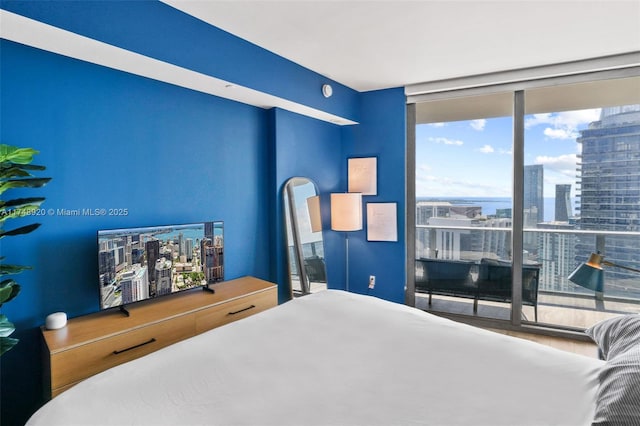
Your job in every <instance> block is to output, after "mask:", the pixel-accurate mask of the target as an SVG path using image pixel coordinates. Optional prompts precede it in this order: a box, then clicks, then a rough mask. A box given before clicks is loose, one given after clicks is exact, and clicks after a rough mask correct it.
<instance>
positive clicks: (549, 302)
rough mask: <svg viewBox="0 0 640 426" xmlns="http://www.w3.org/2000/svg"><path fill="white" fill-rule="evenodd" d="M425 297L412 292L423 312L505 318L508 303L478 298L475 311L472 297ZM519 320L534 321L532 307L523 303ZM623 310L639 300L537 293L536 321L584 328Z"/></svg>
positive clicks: (637, 307)
mask: <svg viewBox="0 0 640 426" xmlns="http://www.w3.org/2000/svg"><path fill="white" fill-rule="evenodd" d="M428 300H429V296H428V295H427V294H424V293H416V307H417V308H419V309H422V310H425V311H428V312H430V311H434V312H443V313H451V314H460V315H470V316H475V317H483V318H492V319H502V320H509V319H510V316H511V310H510V307H509V304H508V303H501V302H489V301H483V300H480V301H478V312H477V313H474V312H473V300H472V299H465V298H461V297H448V296H436V295H434V296H433V299H432V304H431V306H429V304H428ZM522 310H523V318H522V319H523V320H526V321H535V315H534V309H533V307H531V306H523V308H522ZM625 313H640V303H638V302H635V303H634V302H633V301H629V302H626V301H621V300H604V301H598V300H596V299H595V298H593V297H576V296H573V295H564V294H556V293H547V292H541V293H540V294H539V296H538V323H539V324H544V325H552V326H562V327H570V328H578V329H585V328H588V327H590V326H592V325H594V324H596V323H597V322H600V321H602V320H605V319H607V318H611V317H615V316H618V315H621V314H625Z"/></svg>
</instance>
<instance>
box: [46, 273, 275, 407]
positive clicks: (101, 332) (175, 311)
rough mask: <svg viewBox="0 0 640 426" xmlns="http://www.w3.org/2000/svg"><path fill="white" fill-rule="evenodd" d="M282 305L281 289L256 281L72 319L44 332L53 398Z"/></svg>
mask: <svg viewBox="0 0 640 426" xmlns="http://www.w3.org/2000/svg"><path fill="white" fill-rule="evenodd" d="M212 290H213V289H212ZM277 304H278V287H277V286H276V285H275V284H273V283H270V282H267V281H263V280H260V279H258V278H253V277H242V278H238V279H235V280H230V281H221V282H219V283H216V289H215V294H210V293H208V292H207V293H204V292H203V291H200V290H198V289H196V288H194V289H193V291H184V292H181V293H177V294H174V295H170V296H169V295H168V296H163V297H161V298H159V299H152V300H149V301H144V302H140V303H134V304H131V305H128V306H127V309H128V310H129V311H130V312H131V316H129V317H126V318H125V317H123V316H122V314H121V313H120V312H119V311H118V310H116V309H108V310H106V311H100V312H96V313H93V314H90V315H83V316H80V317H77V318H72V319H70V320H69V321H68V322H67V325H66V326H65V327H63V328H61V329H58V330H47V329H45V328H44V327H43V328H42V335H43V337H44V341H45V345H43V346H44V350H45V351H46V352H45V366H44V377H43V378H44V380H45V385H44V391H45V397H46V398H47V399H49V398H51V397H55V396H56V395H59V394H60V393H61V392H63V391H65V390H66V389H68V388H70V387H71V386H73V385H75V384H76V383H78V382H80V381H82V380H84V379H86V378H87V377H90V376H93V375H95V374H97V373H100V372H101V371H104V370H106V369H108V368H111V367H114V366H116V365H119V364H122V363H124V362H128V361H131V360H133V359H136V358H140V357H141V356H144V355H146V354H149V353H151V352H154V351H156V350H158V349H160V348H163V347H165V346H169V345H171V344H173V343H175V342H178V341H180V340H184V339H187V338H189V337H192V336H195V335H197V334H200V333H203V332H205V331H207V330H211V329H212V328H216V327H219V326H221V325H223V324H227V323H230V322H232V321H236V320H238V319H241V318H245V317H248V316H251V315H253V314H255V313H258V312H261V311H263V310H265V309H269V308H271V307H273V306H276V305H277Z"/></svg>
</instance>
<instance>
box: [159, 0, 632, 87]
mask: <svg viewBox="0 0 640 426" xmlns="http://www.w3.org/2000/svg"><path fill="white" fill-rule="evenodd" d="M164 1H165V3H167V4H169V5H171V6H174V7H176V8H178V9H180V10H182V11H184V12H186V13H188V14H191V15H193V16H195V17H197V18H199V19H201V20H203V21H205V22H208V23H210V24H212V25H215V26H217V27H219V28H221V29H223V30H225V31H228V32H230V33H232V34H235V35H237V36H239V37H241V38H243V39H245V40H248V41H250V42H252V43H254V44H256V45H258V46H261V47H263V48H265V49H267V50H269V51H272V52H274V53H276V54H278V55H281V56H283V57H285V58H287V59H289V60H291V61H293V62H296V63H298V64H300V65H302V66H304V67H307V68H309V69H311V70H313V71H316V72H318V73H320V74H322V75H324V76H326V77H329V78H331V79H333V80H335V81H338V82H340V83H342V84H344V85H346V86H348V87H351V88H353V89H355V90H358V91H369V90H376V89H383V88H389V87H402V86H406V85H410V84H416V83H422V82H429V81H437V80H441V79H448V78H454V77H462V76H469V75H477V74H484V73H490V72H496V71H504V70H512V69H519V68H525V67H531V66H539V65H547V64H554V63H561V62H567V61H573V60H580V59H587V58H594V57H600V56H607V55H612V54H619V53H625V52H633V51H639V50H640V0H624V1H616V0H606V1H605V0H597V1H596V0H557V1H551V0H497V1H487V0H448V1H446V0H439V1H438V0H414V1H390V0H386V1H385V0H350V1H339V0H324V1H317V0H316V1H314V0H288V1H282V0H261V1H260V0H234V1H230V0H225V1H221V0H164Z"/></svg>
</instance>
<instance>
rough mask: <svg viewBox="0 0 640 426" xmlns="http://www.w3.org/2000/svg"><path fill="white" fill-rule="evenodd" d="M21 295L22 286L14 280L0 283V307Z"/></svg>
mask: <svg viewBox="0 0 640 426" xmlns="http://www.w3.org/2000/svg"><path fill="white" fill-rule="evenodd" d="M18 293H20V284H18V283H17V282H16V281H14V280H12V279H8V280H4V281H2V283H0V306H2V304H3V303H6V302H9V301H10V300H12V299H13V298H15V297H16V296H17V295H18Z"/></svg>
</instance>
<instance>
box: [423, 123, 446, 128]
mask: <svg viewBox="0 0 640 426" xmlns="http://www.w3.org/2000/svg"><path fill="white" fill-rule="evenodd" d="M446 125H447V123H428V124H427V126H431V127H444V126H446Z"/></svg>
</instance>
